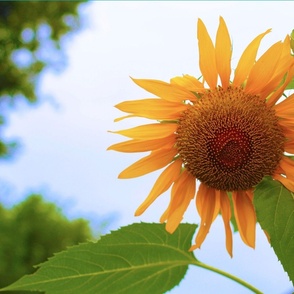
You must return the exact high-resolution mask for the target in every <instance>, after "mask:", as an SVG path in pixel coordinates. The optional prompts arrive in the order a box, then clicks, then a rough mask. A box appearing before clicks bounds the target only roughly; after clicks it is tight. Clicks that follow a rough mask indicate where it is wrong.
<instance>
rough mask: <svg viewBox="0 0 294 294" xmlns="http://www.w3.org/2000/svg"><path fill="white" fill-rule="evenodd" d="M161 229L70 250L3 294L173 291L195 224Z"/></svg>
mask: <svg viewBox="0 0 294 294" xmlns="http://www.w3.org/2000/svg"><path fill="white" fill-rule="evenodd" d="M164 227H165V225H164V224H146V223H140V224H132V225H130V226H127V227H123V228H121V229H119V230H118V231H114V232H112V233H111V234H109V235H106V236H103V237H102V238H101V239H100V240H99V241H98V242H97V243H86V244H81V245H79V246H75V247H72V248H69V249H68V250H66V251H63V252H61V253H58V254H56V255H55V256H54V257H52V258H50V259H49V260H48V261H47V262H45V263H43V264H41V265H40V268H39V269H38V271H37V272H36V273H34V274H32V275H27V276H24V277H22V278H21V279H20V280H18V281H17V282H15V283H14V284H12V285H10V286H8V287H6V288H4V289H2V291H4V290H31V291H45V292H46V293H47V294H50V293H52V294H53V293H54V294H58V293H62V294H66V293H71V294H75V293H77V294H80V293H87V294H91V293H95V294H96V293H99V294H102V293H107V294H109V293H121V294H122V293H128V294H131V293H140V294H141V293H142V294H143V293H152V294H153V293H154V294H155V293H164V292H166V291H168V290H170V289H172V288H173V287H174V286H176V285H177V284H178V283H179V282H180V281H181V280H182V279H183V277H184V276H185V273H186V271H187V269H188V265H189V264H191V263H195V261H196V259H195V257H194V255H193V253H192V252H189V251H188V250H189V248H190V246H191V244H190V243H191V239H192V236H193V234H194V232H195V229H196V225H189V224H181V225H179V228H178V229H177V230H176V231H175V232H174V233H173V234H169V233H167V232H166V231H165V228H164ZM0 291H1V290H0Z"/></svg>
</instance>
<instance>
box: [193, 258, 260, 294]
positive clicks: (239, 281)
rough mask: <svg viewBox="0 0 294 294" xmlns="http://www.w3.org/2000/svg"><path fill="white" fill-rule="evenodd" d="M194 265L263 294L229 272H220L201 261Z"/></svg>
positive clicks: (257, 293)
mask: <svg viewBox="0 0 294 294" xmlns="http://www.w3.org/2000/svg"><path fill="white" fill-rule="evenodd" d="M193 264H194V265H196V266H199V267H202V268H205V269H207V270H210V271H212V272H215V273H217V274H219V275H222V276H224V277H226V278H228V279H230V280H233V281H235V282H236V283H238V284H240V285H242V286H244V287H245V288H247V289H249V290H251V291H252V292H253V293H256V294H262V292H261V291H259V290H258V289H256V288H255V287H253V286H252V285H250V284H248V283H247V282H245V281H243V280H241V279H240V278H238V277H236V276H233V275H231V274H229V273H227V272H225V271H222V270H220V269H218V268H215V267H212V266H210V265H207V264H205V263H202V262H199V261H196V262H195V263H193Z"/></svg>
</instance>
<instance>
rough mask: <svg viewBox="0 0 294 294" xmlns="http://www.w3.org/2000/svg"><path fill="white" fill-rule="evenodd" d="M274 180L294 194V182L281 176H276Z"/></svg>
mask: <svg viewBox="0 0 294 294" xmlns="http://www.w3.org/2000/svg"><path fill="white" fill-rule="evenodd" d="M273 179H275V180H277V181H279V182H280V183H282V185H284V186H285V187H286V188H287V189H288V190H289V191H291V192H294V181H293V180H291V179H288V178H285V177H283V176H281V175H279V174H274V175H273Z"/></svg>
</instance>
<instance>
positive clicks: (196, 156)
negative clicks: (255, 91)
mask: <svg viewBox="0 0 294 294" xmlns="http://www.w3.org/2000/svg"><path fill="white" fill-rule="evenodd" d="M284 141H285V137H284V135H283V132H282V130H281V128H280V126H279V124H278V119H277V117H276V116H275V112H274V110H273V109H271V108H269V107H268V106H267V105H266V102H265V101H262V100H261V99H260V98H259V97H258V96H255V95H251V94H247V93H245V92H244V91H243V90H242V89H240V88H233V87H229V88H228V89H226V90H223V89H222V88H218V89H216V90H213V91H210V92H207V93H206V94H204V95H203V96H202V97H201V98H200V99H199V100H198V101H197V102H196V103H195V104H194V105H192V106H191V107H189V108H188V109H187V110H186V111H185V112H184V113H183V115H182V117H181V118H180V120H179V126H178V129H177V148H178V151H179V154H180V156H181V158H182V160H183V163H184V165H185V167H186V168H187V170H188V171H189V172H190V173H191V174H193V176H195V177H196V178H197V179H199V180H200V181H201V182H204V183H205V184H207V185H208V186H209V187H212V188H215V189H217V190H225V191H236V190H246V189H249V188H251V187H252V186H255V185H256V184H258V183H259V182H260V181H261V179H262V178H263V177H264V176H266V175H272V174H273V172H274V171H275V169H276V168H277V166H278V163H279V161H280V159H281V156H282V154H283V151H284Z"/></svg>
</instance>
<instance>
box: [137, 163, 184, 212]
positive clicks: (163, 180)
mask: <svg viewBox="0 0 294 294" xmlns="http://www.w3.org/2000/svg"><path fill="white" fill-rule="evenodd" d="M181 168H182V161H181V160H175V161H174V162H173V163H171V164H170V165H169V166H168V167H167V168H166V169H165V170H164V171H163V172H162V174H161V175H160V176H159V177H158V179H157V180H156V182H155V184H154V186H153V188H152V190H151V191H150V193H149V195H148V196H147V198H146V199H145V201H144V202H143V203H142V204H141V205H140V206H139V207H138V209H137V210H136V212H135V216H138V215H141V214H142V213H143V212H144V211H145V210H146V209H147V208H148V207H149V206H150V205H151V204H152V203H153V201H155V199H156V198H157V197H158V196H159V195H161V194H162V193H164V192H165V191H167V190H168V189H169V187H170V186H171V184H172V183H173V182H174V181H176V180H177V178H178V177H179V175H180V172H181Z"/></svg>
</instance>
